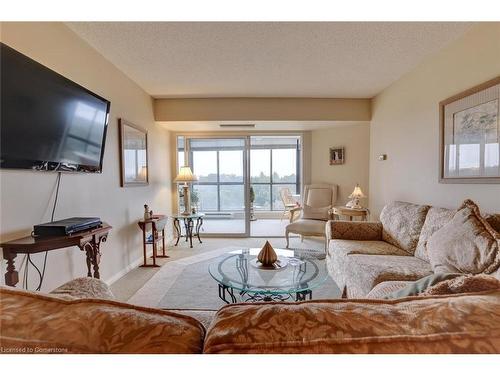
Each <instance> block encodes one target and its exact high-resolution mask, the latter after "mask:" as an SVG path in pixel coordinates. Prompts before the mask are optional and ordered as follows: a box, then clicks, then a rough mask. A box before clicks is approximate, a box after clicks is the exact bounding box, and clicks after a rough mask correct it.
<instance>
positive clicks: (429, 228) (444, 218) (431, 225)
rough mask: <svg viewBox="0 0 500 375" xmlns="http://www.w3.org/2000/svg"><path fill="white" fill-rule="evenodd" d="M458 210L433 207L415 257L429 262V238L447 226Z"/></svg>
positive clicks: (426, 218) (425, 223)
mask: <svg viewBox="0 0 500 375" xmlns="http://www.w3.org/2000/svg"><path fill="white" fill-rule="evenodd" d="M456 212H457V210H450V209H447V208H440V207H431V208H429V211H428V212H427V216H426V217H425V222H424V225H423V226H422V230H421V232H420V236H419V238H418V244H417V248H416V250H415V256H416V257H417V258H420V259H423V260H425V261H427V262H429V254H428V253H427V241H429V238H431V236H432V235H433V234H434V233H435V232H436V231H438V230H439V229H441V228H442V227H443V226H444V225H445V224H447V223H448V222H449V221H450V220H451V219H452V218H453V215H455V213H456Z"/></svg>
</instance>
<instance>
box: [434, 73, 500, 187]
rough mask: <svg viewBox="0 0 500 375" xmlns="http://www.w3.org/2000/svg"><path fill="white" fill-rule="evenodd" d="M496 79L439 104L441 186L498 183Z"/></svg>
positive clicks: (499, 147) (499, 142)
mask: <svg viewBox="0 0 500 375" xmlns="http://www.w3.org/2000/svg"><path fill="white" fill-rule="evenodd" d="M499 94H500V77H497V78H495V79H492V80H490V81H488V82H485V83H483V84H481V85H478V86H475V87H473V88H471V89H469V90H466V91H464V92H461V93H460V94H457V95H455V96H453V97H451V98H448V99H446V100H444V101H442V102H441V103H439V116H440V121H439V124H440V161H439V182H441V183H460V184H464V183H476V184H479V183H497V184H498V183H500V123H499V117H500V116H499V109H500V102H499V100H500V96H499Z"/></svg>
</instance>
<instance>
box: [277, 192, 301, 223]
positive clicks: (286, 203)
mask: <svg viewBox="0 0 500 375" xmlns="http://www.w3.org/2000/svg"><path fill="white" fill-rule="evenodd" d="M280 197H281V201H282V202H283V214H282V215H281V219H280V221H281V220H283V218H284V217H285V216H286V215H287V214H290V212H291V211H292V210H293V209H294V208H296V207H297V202H296V201H295V200H294V199H293V197H292V193H290V189H289V188H282V189H280ZM290 215H291V214H290Z"/></svg>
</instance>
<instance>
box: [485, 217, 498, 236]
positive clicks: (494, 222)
mask: <svg viewBox="0 0 500 375" xmlns="http://www.w3.org/2000/svg"><path fill="white" fill-rule="evenodd" d="M484 219H485V220H486V222H487V223H488V224H490V225H491V227H492V228H493V229H494V230H495V231H497V232H498V233H500V214H485V215H484Z"/></svg>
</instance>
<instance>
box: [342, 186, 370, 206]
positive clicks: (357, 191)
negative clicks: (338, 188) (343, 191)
mask: <svg viewBox="0 0 500 375" xmlns="http://www.w3.org/2000/svg"><path fill="white" fill-rule="evenodd" d="M349 198H351V200H350V201H349V202H347V203H346V205H345V206H346V207H349V208H353V209H355V210H359V209H361V208H363V207H361V206H360V205H359V200H360V199H361V198H366V195H364V194H363V192H362V191H361V188H360V187H359V184H356V187H355V188H354V191H353V192H352V193H351V195H349Z"/></svg>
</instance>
